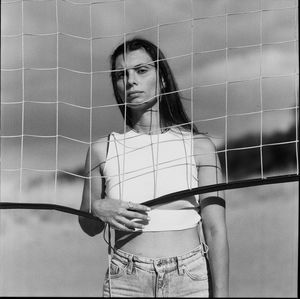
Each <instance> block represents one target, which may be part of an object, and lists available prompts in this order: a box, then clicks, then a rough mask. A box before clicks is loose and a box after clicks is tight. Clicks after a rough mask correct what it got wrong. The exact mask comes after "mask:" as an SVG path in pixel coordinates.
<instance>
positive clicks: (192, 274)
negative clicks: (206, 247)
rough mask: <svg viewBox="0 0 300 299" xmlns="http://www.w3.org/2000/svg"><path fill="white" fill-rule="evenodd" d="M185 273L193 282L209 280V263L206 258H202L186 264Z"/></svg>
mask: <svg viewBox="0 0 300 299" xmlns="http://www.w3.org/2000/svg"><path fill="white" fill-rule="evenodd" d="M184 273H185V274H186V275H187V276H188V277H189V278H191V279H192V280H197V281H200V280H207V279H208V273H207V263H206V259H205V257H204V256H200V257H199V258H198V259H196V260H194V261H192V262H190V263H188V264H186V265H185V266H184Z"/></svg>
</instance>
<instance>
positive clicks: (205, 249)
mask: <svg viewBox="0 0 300 299" xmlns="http://www.w3.org/2000/svg"><path fill="white" fill-rule="evenodd" d="M201 245H202V254H203V255H205V254H206V253H208V249H209V248H208V246H207V245H206V244H205V242H203V241H202V242H201Z"/></svg>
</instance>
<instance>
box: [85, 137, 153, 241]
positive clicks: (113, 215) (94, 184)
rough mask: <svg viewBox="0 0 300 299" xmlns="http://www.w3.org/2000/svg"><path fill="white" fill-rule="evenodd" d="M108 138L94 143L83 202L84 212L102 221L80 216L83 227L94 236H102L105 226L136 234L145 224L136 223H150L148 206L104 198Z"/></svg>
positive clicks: (86, 163) (87, 162)
mask: <svg viewBox="0 0 300 299" xmlns="http://www.w3.org/2000/svg"><path fill="white" fill-rule="evenodd" d="M106 150H107V139H105V138H104V139H100V140H99V142H97V143H94V144H93V145H92V146H91V147H90V149H89V150H88V152H87V156H86V162H85V174H86V176H87V178H86V179H85V181H84V187H83V193H82V202H81V207H80V210H82V211H85V212H91V213H92V214H93V215H95V216H96V217H98V218H99V220H101V221H95V220H92V219H89V218H85V217H82V216H79V224H80V226H81V228H82V230H83V231H84V232H85V233H87V234H88V235H90V236H95V235H97V234H99V233H101V232H102V231H103V229H104V227H105V223H109V224H110V226H111V227H112V228H114V229H117V230H122V231H127V232H133V231H135V230H136V229H137V230H139V229H142V228H143V225H142V224H140V223H137V222H135V221H132V220H133V219H137V220H142V221H145V220H148V215H147V212H148V211H149V210H150V209H149V208H148V207H147V206H144V205H141V204H136V203H130V204H129V203H128V202H126V201H122V200H119V199H112V198H107V197H106V196H104V193H105V192H104V191H105V190H104V189H103V188H104V185H105V184H104V175H103V167H104V164H105V160H106Z"/></svg>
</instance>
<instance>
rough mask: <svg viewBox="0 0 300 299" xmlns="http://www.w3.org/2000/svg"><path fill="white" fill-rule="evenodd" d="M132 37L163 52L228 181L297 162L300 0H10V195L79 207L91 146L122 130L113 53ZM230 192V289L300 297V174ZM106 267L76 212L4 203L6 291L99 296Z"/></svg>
mask: <svg viewBox="0 0 300 299" xmlns="http://www.w3.org/2000/svg"><path fill="white" fill-rule="evenodd" d="M135 36H138V37H144V38H147V39H149V40H151V41H153V42H154V43H156V44H159V46H160V48H161V49H162V51H163V52H164V53H165V55H166V57H167V59H168V62H169V64H170V65H171V68H172V69H173V71H174V74H175V77H176V79H177V81H178V85H179V89H180V93H181V95H182V98H183V104H184V106H185V108H186V110H187V112H188V114H189V115H190V117H191V118H192V120H193V122H194V123H195V124H196V125H197V127H198V128H199V130H200V131H201V132H205V133H208V135H209V136H211V137H212V139H213V140H214V141H215V143H216V145H217V148H218V150H219V152H220V153H219V156H220V160H221V163H222V166H223V170H224V176H225V177H226V178H227V179H228V181H234V180H241V179H247V178H259V177H261V175H262V173H263V175H264V176H272V175H283V174H293V173H296V172H297V171H298V165H297V163H298V160H297V154H298V151H297V147H296V146H297V142H296V141H297V140H298V105H299V103H298V99H299V97H298V92H299V87H298V65H299V64H298V1H295V0H252V1H246V0H227V1H226V0H222V1H221V0H211V1H207V0H152V1H146V0H124V1H123V0H120V1H118V0H117V1H114V0H111V1H94V2H90V1H87V0H72V1H70V0H42V1H36V0H24V1H22V0H6V1H2V2H1V135H2V136H1V201H11V202H38V203H54V204H60V205H64V206H68V207H73V208H76V209H78V208H79V206H80V202H81V193H82V187H83V179H82V175H83V165H84V162H85V156H86V151H87V149H88V147H89V145H90V144H91V143H92V142H96V141H97V140H98V139H99V138H100V137H103V136H106V135H107V134H108V133H110V132H111V131H122V130H123V119H122V117H121V114H120V112H119V108H118V107H117V106H116V104H115V100H114V97H113V91H112V85H111V82H110V77H109V68H110V66H109V55H110V54H111V53H112V51H113V49H114V48H115V47H116V46H117V45H119V44H120V43H122V42H123V41H124V39H130V38H132V37H135ZM262 111H263V112H262ZM225 153H226V155H227V156H226V159H225ZM226 160H227V162H226ZM226 199H227V223H228V233H229V242H230V270H231V271H230V292H231V296H232V297H249V296H250V297H269V296H272V297H293V296H296V294H297V271H298V268H297V265H298V255H297V252H298V248H297V246H298V225H297V224H298V183H284V184H277V185H269V186H260V187H251V188H244V189H240V190H231V191H227V192H226ZM106 267H107V248H106V244H105V242H104V241H103V238H102V236H97V237H94V238H90V237H88V236H87V235H85V234H84V233H83V232H82V231H81V230H80V227H79V225H78V222H77V217H76V216H72V215H68V214H65V213H61V212H54V211H52V212H49V211H47V212H46V211H28V210H27V211H25V210H23V211H20V210H0V295H1V296H14V295H16V296H100V295H101V287H102V281H103V276H104V273H105V271H106Z"/></svg>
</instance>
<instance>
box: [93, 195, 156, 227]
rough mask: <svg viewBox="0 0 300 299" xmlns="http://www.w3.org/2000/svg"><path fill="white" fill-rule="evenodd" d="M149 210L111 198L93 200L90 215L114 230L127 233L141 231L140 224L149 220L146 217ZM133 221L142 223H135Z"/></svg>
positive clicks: (145, 207)
mask: <svg viewBox="0 0 300 299" xmlns="http://www.w3.org/2000/svg"><path fill="white" fill-rule="evenodd" d="M150 210H151V209H150V208H149V207H147V206H144V205H140V204H136V203H131V202H128V201H122V200H118V199H111V198H109V199H107V198H105V199H100V200H94V201H93V204H92V213H93V214H94V215H95V216H96V217H98V218H100V219H101V220H102V221H103V222H106V223H109V224H110V225H111V227H112V228H114V229H116V230H121V231H127V232H133V231H136V230H141V229H143V227H144V226H143V224H142V223H147V222H148V221H149V220H150V219H149V217H148V212H149V211H150ZM133 219H134V220H136V221H138V222H142V223H138V222H135V221H133Z"/></svg>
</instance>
